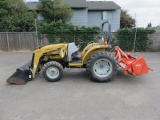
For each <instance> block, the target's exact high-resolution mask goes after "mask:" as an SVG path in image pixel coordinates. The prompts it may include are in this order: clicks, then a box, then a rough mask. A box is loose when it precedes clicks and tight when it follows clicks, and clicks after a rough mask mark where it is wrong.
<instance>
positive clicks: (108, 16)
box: [102, 11, 113, 20]
mask: <svg viewBox="0 0 160 120" xmlns="http://www.w3.org/2000/svg"><path fill="white" fill-rule="evenodd" d="M112 18H113V13H112V11H103V12H102V20H112Z"/></svg>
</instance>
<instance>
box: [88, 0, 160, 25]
mask: <svg viewBox="0 0 160 120" xmlns="http://www.w3.org/2000/svg"><path fill="white" fill-rule="evenodd" d="M87 1H114V2H115V3H116V4H118V5H119V6H120V7H121V9H125V10H128V13H129V14H130V15H131V16H132V17H133V18H135V19H136V26H137V27H146V26H147V25H148V23H150V22H151V23H152V26H153V27H156V26H158V25H160V0H87Z"/></svg>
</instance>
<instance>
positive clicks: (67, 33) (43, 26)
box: [38, 21, 100, 50]
mask: <svg viewBox="0 0 160 120" xmlns="http://www.w3.org/2000/svg"><path fill="white" fill-rule="evenodd" d="M38 31H39V32H40V33H42V34H45V36H46V37H47V38H48V40H49V43H69V42H75V43H76V44H78V41H79V40H83V41H84V44H83V45H82V46H81V50H82V49H83V48H84V47H85V46H86V45H87V44H88V42H90V41H93V40H94V35H96V34H98V33H99V32H100V29H99V27H85V26H82V27H79V26H75V25H73V24H64V23H62V22H61V21H59V22H51V23H46V22H42V23H39V25H38Z"/></svg>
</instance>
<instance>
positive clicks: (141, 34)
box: [116, 28, 155, 52]
mask: <svg viewBox="0 0 160 120" xmlns="http://www.w3.org/2000/svg"><path fill="white" fill-rule="evenodd" d="M135 32H136V29H135V28H133V29H120V30H118V31H117V34H116V39H117V42H116V45H118V46H120V47H121V48H122V50H124V51H131V50H133V47H134V41H135ZM154 32H155V30H154V29H153V28H146V29H144V28H138V29H137V34H136V41H135V49H134V51H137V52H140V51H141V52H142V51H144V52H145V51H147V49H148V47H149V45H150V44H151V41H150V40H149V38H148V34H152V33H154Z"/></svg>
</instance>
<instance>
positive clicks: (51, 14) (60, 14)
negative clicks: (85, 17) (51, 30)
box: [38, 0, 73, 23]
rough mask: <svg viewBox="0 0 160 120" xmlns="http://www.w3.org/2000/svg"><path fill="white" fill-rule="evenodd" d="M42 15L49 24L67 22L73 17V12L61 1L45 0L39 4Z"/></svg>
mask: <svg viewBox="0 0 160 120" xmlns="http://www.w3.org/2000/svg"><path fill="white" fill-rule="evenodd" d="M38 8H39V9H40V10H41V15H42V17H43V18H44V20H45V21H47V22H52V21H54V22H57V21H59V20H62V22H64V23H65V22H67V21H69V20H70V19H71V17H72V15H73V10H72V9H71V8H70V7H69V6H68V5H67V4H62V3H61V0H54V1H52V0H43V1H41V2H40V3H39V4H38Z"/></svg>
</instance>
